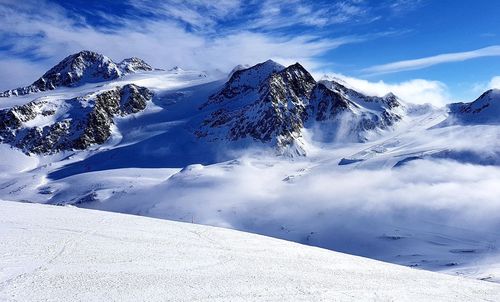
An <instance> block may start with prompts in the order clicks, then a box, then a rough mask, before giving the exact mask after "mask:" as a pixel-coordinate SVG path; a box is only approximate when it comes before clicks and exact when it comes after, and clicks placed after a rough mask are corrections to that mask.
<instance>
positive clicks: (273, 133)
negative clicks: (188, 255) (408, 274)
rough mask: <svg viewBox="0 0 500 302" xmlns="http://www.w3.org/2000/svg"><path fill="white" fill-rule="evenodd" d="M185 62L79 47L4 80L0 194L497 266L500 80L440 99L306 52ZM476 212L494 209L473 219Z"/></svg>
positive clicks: (457, 270) (395, 257) (478, 273)
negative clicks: (339, 73) (221, 69)
mask: <svg viewBox="0 0 500 302" xmlns="http://www.w3.org/2000/svg"><path fill="white" fill-rule="evenodd" d="M181 67H182V66H181ZM181 67H173V68H170V69H166V70H163V69H158V68H154V66H151V65H149V64H148V63H146V62H145V61H143V60H141V59H139V58H130V59H125V60H123V61H121V62H119V63H115V62H114V61H113V60H111V59H110V58H108V57H106V56H104V55H101V54H98V53H95V52H92V51H82V52H79V53H77V54H73V55H70V56H68V57H66V58H65V59H64V60H62V61H61V62H60V63H58V64H57V65H56V66H54V67H53V68H51V69H50V70H49V71H47V72H46V73H45V74H44V75H42V76H41V77H40V78H39V79H38V80H36V81H34V82H33V83H32V84H31V85H28V86H26V87H20V88H16V89H11V90H7V91H5V92H3V93H1V94H0V154H1V156H2V161H0V200H12V201H24V202H26V201H27V202H35V203H47V204H54V205H74V206H78V207H83V208H92V209H99V210H105V211H113V212H121V213H128V214H135V215H142V216H149V217H155V218H165V219H170V220H176V221H184V222H195V223H200V224H208V225H215V226H223V227H228V228H233V229H238V230H243V231H248V232H252V233H258V234H264V235H269V236H273V237H277V238H281V239H287V240H291V241H295V242H299V243H304V244H308V245H315V246H320V247H324V248H328V249H332V250H336V251H341V252H346V253H349V254H355V255H361V256H366V257H370V258H374V259H378V260H383V261H388V262H393V263H397V264H402V265H406V266H412V267H418V268H423V269H429V270H433V271H445V272H447V273H450V274H462V275H466V276H470V277H473V278H478V279H484V278H486V279H487V280H489V281H495V282H499V281H500V269H498V270H496V269H491V267H494V268H498V267H495V266H491V265H490V264H491V261H492V260H489V259H496V258H495V257H497V256H498V253H497V249H496V245H497V243H496V242H500V236H499V235H498V234H496V233H495V232H490V231H488V232H485V231H484V230H485V229H488V230H495V229H497V228H498V227H500V226H499V225H498V221H499V220H498V219H496V218H497V216H495V215H496V214H495V213H498V211H496V210H494V206H492V203H491V201H490V199H489V198H490V197H491V196H490V195H491V194H489V195H488V194H483V193H482V192H485V188H488V184H489V182H488V181H490V182H492V181H494V180H495V179H496V178H495V177H496V175H497V174H496V173H497V172H496V169H497V168H498V166H500V90H495V89H493V90H488V91H486V92H484V93H483V94H482V95H481V96H480V97H479V98H478V99H477V100H474V101H471V102H469V103H454V104H449V105H447V106H445V107H443V108H436V107H434V106H431V105H429V104H424V105H422V104H412V103H409V102H407V101H405V100H403V99H401V98H399V97H398V96H396V95H395V94H393V93H388V94H385V95H368V94H366V93H364V92H363V91H361V90H357V89H355V87H352V86H351V85H350V84H349V83H347V82H344V81H342V80H340V79H336V78H328V77H324V78H322V79H315V78H314V77H313V76H312V75H311V73H310V72H309V71H308V70H306V69H305V68H304V67H303V66H302V65H301V64H300V63H295V64H292V65H290V66H283V65H281V64H279V63H277V62H274V61H272V60H268V61H265V62H262V63H259V64H256V65H254V66H249V65H238V66H236V67H235V68H234V69H233V70H232V71H231V72H230V73H229V75H221V74H220V73H217V72H207V71H197V70H185V69H183V68H181ZM29 82H30V81H27V83H29ZM481 175H482V176H484V175H487V176H488V177H487V179H486V182H487V183H486V185H485V184H484V183H483V182H482V181H484V179H483V178H480V179H478V177H479V176H481ZM457 183H458V184H459V185H457ZM489 185H491V184H489ZM469 188H475V189H469ZM486 191H487V190H486ZM318 192H319V193H318ZM320 193H321V194H320ZM463 198H465V199H466V200H467V201H462V199H463ZM415 200H417V201H418V202H416V201H415ZM461 202H462V203H461ZM377 203H378V204H377ZM459 205H460V207H459ZM492 209H493V210H492ZM478 211H484V212H485V213H488V215H491V217H490V218H491V219H489V220H488V219H484V220H481V221H480V222H477V221H476V218H477V217H478V216H480V215H478V214H477V212H478ZM486 216H487V215H486ZM481 217H484V215H483V216H481ZM485 263H489V264H488V266H485V265H484V264H485Z"/></svg>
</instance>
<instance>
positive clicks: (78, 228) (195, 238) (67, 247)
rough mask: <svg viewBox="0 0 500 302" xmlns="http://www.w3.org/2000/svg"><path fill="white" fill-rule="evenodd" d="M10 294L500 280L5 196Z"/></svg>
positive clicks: (251, 295) (113, 294) (359, 287)
mask: <svg viewBox="0 0 500 302" xmlns="http://www.w3.org/2000/svg"><path fill="white" fill-rule="evenodd" d="M0 226H1V227H0V299H1V300H2V301H62V300H72V301H77V300H78V301H103V300H106V301H137V300H148V301H165V300H169V301H194V300H217V301H256V300H266V301H283V300H294V301H333V300H341V301H360V300H363V301H366V300H370V301H390V300H397V301H429V300H433V301H472V300H474V301H494V300H496V299H497V298H498V297H499V296H500V285H498V284H493V283H487V282H480V281H475V280H468V279H464V278H460V277H453V276H447V275H443V274H437V273H431V272H425V271H418V270H414V269H410V268H405V267H400V266H396V265H391V264H386V263H382V262H377V261H374V260H369V259H366V258H361V257H355V256H350V255H345V254H341V253H336V252H331V251H327V250H323V249H318V248H314V247H308V246H304V245H299V244H294V243H290V242H286V241H281V240H276V239H271V238H268V237H263V236H258V235H253V234H248V233H241V232H236V231H231V230H226V229H219V228H213V227H206V226H199V225H195V224H187V223H178V222H169V221H162V220H154V219H149V218H143V217H137V216H128V215H119V214H112V213H106V212H97V211H89V210H84V209H78V208H73V207H55V206H46V205H37V204H25V203H14V202H5V201H1V202H0Z"/></svg>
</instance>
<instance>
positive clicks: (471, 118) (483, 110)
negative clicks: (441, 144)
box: [447, 89, 500, 125]
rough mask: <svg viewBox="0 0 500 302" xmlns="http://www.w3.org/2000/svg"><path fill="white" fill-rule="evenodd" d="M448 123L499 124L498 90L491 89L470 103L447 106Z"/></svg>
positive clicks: (499, 99) (499, 97) (499, 92)
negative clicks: (448, 111) (448, 109)
mask: <svg viewBox="0 0 500 302" xmlns="http://www.w3.org/2000/svg"><path fill="white" fill-rule="evenodd" d="M449 108H450V118H449V119H448V121H447V122H448V123H451V124H453V123H458V124H468V125H472V124H500V90H499V89H491V90H488V91H486V92H485V93H483V94H482V95H481V96H480V97H479V98H478V99H477V100H475V101H474V102H471V103H455V104H451V105H450V106H449Z"/></svg>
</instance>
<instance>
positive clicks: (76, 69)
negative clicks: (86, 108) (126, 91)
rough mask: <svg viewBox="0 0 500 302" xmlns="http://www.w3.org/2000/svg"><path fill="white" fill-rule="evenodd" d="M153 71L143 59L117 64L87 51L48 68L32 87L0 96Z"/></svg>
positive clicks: (7, 92)
mask: <svg viewBox="0 0 500 302" xmlns="http://www.w3.org/2000/svg"><path fill="white" fill-rule="evenodd" d="M151 70H153V68H152V67H151V66H150V65H149V64H147V63H146V62H144V61H143V60H142V59H139V58H137V57H132V58H128V59H125V60H123V61H122V62H120V63H119V64H116V63H115V62H113V60H111V59H110V58H108V57H106V56H104V55H102V54H100V53H97V52H95V51H90V50H82V51H80V52H77V53H74V54H72V55H69V56H67V57H66V58H64V59H63V60H62V61H60V62H59V63H57V64H56V65H55V66H54V67H52V68H51V69H49V71H47V72H46V73H44V74H43V76H42V77H40V78H39V79H38V80H36V81H35V82H33V84H31V85H29V86H26V87H20V88H17V89H12V90H7V91H5V92H3V93H0V97H9V96H12V95H25V94H30V93H36V92H40V91H47V90H53V89H56V88H57V87H74V86H79V85H83V84H86V83H97V82H104V81H110V80H114V79H117V78H119V77H121V76H122V75H123V74H127V73H133V72H136V71H151Z"/></svg>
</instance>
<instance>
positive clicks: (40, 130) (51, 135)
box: [0, 84, 152, 154]
mask: <svg viewBox="0 0 500 302" xmlns="http://www.w3.org/2000/svg"><path fill="white" fill-rule="evenodd" d="M151 98H152V93H151V92H150V91H149V90H148V89H147V88H144V87H139V86H136V85H134V84H127V85H125V86H123V87H116V88H115V89H112V90H108V91H104V92H100V93H98V94H94V95H89V96H84V97H77V98H73V99H68V100H56V101H46V100H38V101H37V100H35V101H32V102H30V103H27V104H25V105H22V106H16V107H13V108H10V109H5V110H1V111H0V142H2V143H8V144H11V145H12V146H14V147H17V148H19V149H21V150H23V152H25V153H27V154H30V153H34V154H52V153H56V152H58V151H64V150H84V149H86V148H88V147H89V146H91V145H94V144H102V143H104V142H106V140H107V139H108V138H109V137H110V136H111V130H112V128H111V127H112V125H113V124H114V122H113V117H115V116H125V115H128V114H132V113H136V112H139V111H142V110H144V109H145V108H146V103H147V101H149V100H151Z"/></svg>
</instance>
